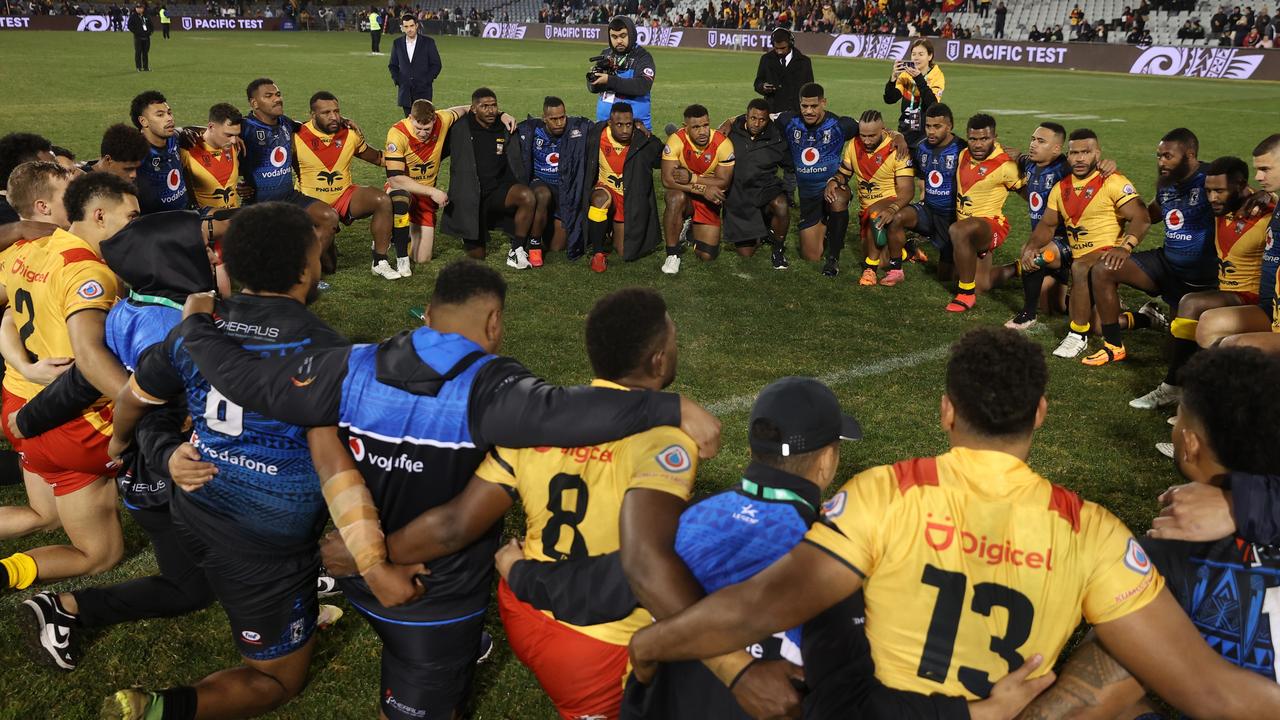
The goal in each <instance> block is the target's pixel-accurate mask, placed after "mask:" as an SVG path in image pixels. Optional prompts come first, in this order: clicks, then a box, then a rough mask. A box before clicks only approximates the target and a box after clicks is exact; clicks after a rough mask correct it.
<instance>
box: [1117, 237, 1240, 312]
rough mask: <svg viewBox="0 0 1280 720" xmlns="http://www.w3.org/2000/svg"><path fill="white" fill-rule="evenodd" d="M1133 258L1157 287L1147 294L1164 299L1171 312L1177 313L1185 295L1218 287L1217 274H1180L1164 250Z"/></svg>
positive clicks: (1141, 253) (1152, 251) (1147, 252)
mask: <svg viewBox="0 0 1280 720" xmlns="http://www.w3.org/2000/svg"><path fill="white" fill-rule="evenodd" d="M1131 257H1132V259H1133V262H1134V263H1135V264H1136V265H1137V266H1138V268H1139V269H1140V270H1142V272H1144V273H1146V275H1147V277H1149V278H1151V282H1152V283H1153V284H1154V285H1155V286H1156V291H1155V292H1151V293H1147V294H1148V295H1150V296H1152V297H1159V298H1161V299H1163V300H1164V301H1165V302H1166V303H1168V305H1169V310H1170V312H1174V313H1176V312H1177V310H1178V302H1179V301H1181V300H1182V296H1183V295H1186V294H1187V293H1193V292H1201V291H1204V290H1214V289H1217V287H1218V277H1217V275H1216V273H1215V274H1214V275H1211V276H1210V275H1206V276H1205V277H1188V276H1187V274H1186V273H1185V272H1179V271H1178V269H1177V268H1175V267H1174V266H1173V264H1172V263H1170V262H1169V258H1168V256H1167V255H1165V252H1164V248H1156V249H1154V250H1143V251H1142V252H1139V253H1134V254H1133V255H1132V256H1131Z"/></svg>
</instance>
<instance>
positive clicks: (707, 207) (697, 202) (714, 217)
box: [689, 195, 721, 227]
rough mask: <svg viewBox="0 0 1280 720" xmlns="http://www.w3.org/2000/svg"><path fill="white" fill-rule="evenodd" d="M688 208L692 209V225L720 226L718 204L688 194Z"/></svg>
mask: <svg viewBox="0 0 1280 720" xmlns="http://www.w3.org/2000/svg"><path fill="white" fill-rule="evenodd" d="M689 208H690V209H691V210H692V211H693V224H694V225H710V226H712V227H720V224H721V221H720V206H719V205H716V204H715V203H711V202H708V201H706V200H704V199H702V198H700V197H695V196H693V195H689Z"/></svg>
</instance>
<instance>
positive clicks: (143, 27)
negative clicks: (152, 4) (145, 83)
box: [129, 5, 155, 72]
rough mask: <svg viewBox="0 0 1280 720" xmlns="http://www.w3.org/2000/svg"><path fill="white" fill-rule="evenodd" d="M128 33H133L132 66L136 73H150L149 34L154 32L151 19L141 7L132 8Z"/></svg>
mask: <svg viewBox="0 0 1280 720" xmlns="http://www.w3.org/2000/svg"><path fill="white" fill-rule="evenodd" d="M129 32H131V33H133V65H134V67H136V68H137V70H138V72H150V70H151V66H150V60H149V58H148V55H149V53H150V52H151V33H153V32H155V28H154V27H152V23H151V18H150V16H148V15H147V13H146V11H145V10H143V9H142V6H141V5H135V6H133V14H132V15H130V16H129Z"/></svg>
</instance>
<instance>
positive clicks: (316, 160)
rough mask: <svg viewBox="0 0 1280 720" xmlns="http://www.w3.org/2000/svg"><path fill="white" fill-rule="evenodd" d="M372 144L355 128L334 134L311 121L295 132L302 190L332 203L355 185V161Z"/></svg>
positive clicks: (295, 150)
mask: <svg viewBox="0 0 1280 720" xmlns="http://www.w3.org/2000/svg"><path fill="white" fill-rule="evenodd" d="M367 147H368V146H367V145H366V144H365V142H364V136H362V135H361V134H360V133H358V132H356V131H355V130H352V129H351V128H347V127H344V128H341V129H339V130H338V132H336V133H334V134H332V135H330V134H328V133H325V132H322V131H320V130H318V129H317V128H316V126H315V121H314V120H309V121H307V122H306V123H305V124H303V126H302V127H300V128H298V132H296V133H294V134H293V156H294V160H295V162H297V164H298V190H300V191H302V193H303V194H304V195H307V196H309V197H313V198H316V199H317V200H323V201H325V202H326V203H329V204H330V205H332V204H333V203H335V202H337V201H338V198H340V197H342V193H343V192H345V191H346V189H347V188H348V187H350V186H351V160H352V158H354V157H355V156H356V155H358V154H360V153H362V152H364V151H365V149H366V148H367Z"/></svg>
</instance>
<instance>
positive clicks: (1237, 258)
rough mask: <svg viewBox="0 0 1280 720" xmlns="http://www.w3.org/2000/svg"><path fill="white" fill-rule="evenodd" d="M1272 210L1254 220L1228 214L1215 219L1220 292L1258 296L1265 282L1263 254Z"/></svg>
mask: <svg viewBox="0 0 1280 720" xmlns="http://www.w3.org/2000/svg"><path fill="white" fill-rule="evenodd" d="M1270 219H1271V208H1268V209H1267V212H1266V213H1259V214H1258V215H1257V216H1255V217H1248V216H1246V215H1243V214H1236V213H1227V214H1226V215H1223V216H1221V217H1218V218H1215V219H1214V232H1213V243H1214V246H1215V247H1216V248H1217V251H1218V289H1219V290H1226V291H1229V292H1237V293H1257V292H1258V284H1259V283H1260V282H1262V251H1263V249H1264V248H1265V247H1266V244H1267V223H1268V222H1269V221H1270Z"/></svg>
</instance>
